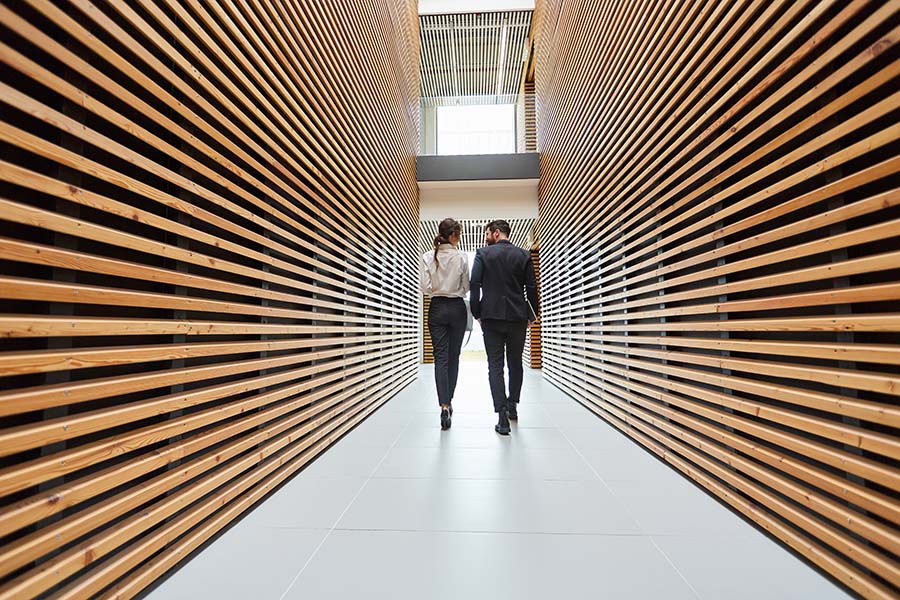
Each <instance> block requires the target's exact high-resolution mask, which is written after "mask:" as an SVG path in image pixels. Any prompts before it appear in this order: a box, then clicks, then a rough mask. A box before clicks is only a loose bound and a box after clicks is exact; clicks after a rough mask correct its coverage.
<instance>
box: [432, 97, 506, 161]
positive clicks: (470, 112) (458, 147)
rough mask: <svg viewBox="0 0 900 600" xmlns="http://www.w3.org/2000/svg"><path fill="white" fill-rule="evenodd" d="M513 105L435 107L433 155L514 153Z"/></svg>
mask: <svg viewBox="0 0 900 600" xmlns="http://www.w3.org/2000/svg"><path fill="white" fill-rule="evenodd" d="M515 116H516V106H515V104H495V105H487V106H439V107H438V109H437V153H438V154H441V155H448V154H512V153H514V152H515V151H516V123H515Z"/></svg>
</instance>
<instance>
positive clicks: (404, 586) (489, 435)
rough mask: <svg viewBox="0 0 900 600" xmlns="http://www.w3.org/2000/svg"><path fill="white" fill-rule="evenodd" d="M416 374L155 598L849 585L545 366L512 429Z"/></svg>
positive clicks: (467, 382)
mask: <svg viewBox="0 0 900 600" xmlns="http://www.w3.org/2000/svg"><path fill="white" fill-rule="evenodd" d="M421 375H422V376H421V378H420V379H419V380H418V381H416V382H415V383H413V384H412V385H410V386H409V387H407V388H406V389H405V390H403V391H402V392H401V393H400V394H398V395H397V396H396V397H395V398H394V399H392V400H391V401H390V402H389V403H388V404H387V405H385V406H384V407H382V408H381V409H379V410H378V411H377V412H376V413H375V414H374V415H373V416H372V417H371V418H370V419H368V420H367V421H366V422H364V423H362V424H361V425H360V426H359V427H357V428H356V429H355V430H354V431H352V432H351V433H350V434H349V435H348V436H347V437H345V438H344V439H343V440H341V441H340V442H338V443H337V444H336V445H335V446H334V447H333V448H331V449H330V450H328V451H327V452H326V453H325V454H324V455H323V456H321V457H320V458H319V459H318V460H316V461H315V462H314V463H313V464H311V465H309V466H308V467H307V468H306V469H305V470H304V471H303V472H302V473H301V474H299V475H298V476H297V477H295V478H294V479H293V480H292V481H291V482H290V483H288V484H287V485H286V486H285V487H284V488H282V489H281V490H280V491H279V492H278V493H277V494H275V495H274V496H273V497H272V498H270V499H269V500H267V501H266V502H264V503H263V504H262V505H261V506H259V507H258V508H257V509H256V510H254V511H253V512H252V513H251V514H249V515H247V516H246V517H245V518H244V519H243V520H242V521H241V522H240V523H238V524H237V525H236V526H234V527H233V528H232V529H231V530H229V531H228V532H227V533H226V534H225V535H224V536H222V537H221V538H220V539H219V540H217V541H216V542H215V543H213V544H212V545H211V546H210V547H209V548H208V549H207V550H205V551H204V552H202V553H201V554H200V555H199V556H197V557H196V558H195V559H194V560H192V561H191V562H190V563H188V564H187V565H186V566H184V567H183V568H182V569H181V570H180V571H178V572H177V573H175V574H174V575H173V576H172V577H171V578H169V579H168V580H166V581H165V582H163V583H162V585H160V586H159V587H158V588H157V589H156V590H154V591H153V592H152V593H151V594H150V596H149V597H150V599H151V600H170V599H176V598H178V599H195V598H216V599H230V598H234V599H244V598H252V599H253V600H268V599H272V600H281V599H290V600H299V599H301V598H315V599H331V598H335V599H337V598H367V599H391V600H400V599H416V600H419V599H423V598H448V599H449V598H491V599H502V598H515V599H517V600H519V599H522V600H525V599H531V598H535V599H538V598H539V599H545V598H610V599H631V598H634V599H637V598H652V599H663V598H665V599H680V598H687V599H696V598H702V599H728V600H735V599H743V598H747V599H751V598H753V599H756V598H766V599H767V600H775V599H791V600H794V599H806V598H809V599H815V600H828V599H832V598H847V597H848V596H847V595H846V594H844V593H843V592H842V591H841V590H840V589H838V588H837V587H835V586H834V585H832V584H831V583H830V582H829V581H827V580H826V579H824V578H823V577H821V576H820V575H818V574H817V573H816V572H815V571H813V570H812V569H810V568H809V567H807V566H806V565H804V564H803V563H802V562H800V561H799V560H797V559H796V558H794V557H793V556H792V555H791V554H789V553H788V552H786V551H784V550H783V549H781V548H780V547H779V546H778V545H777V544H775V543H774V542H772V541H770V540H769V539H768V538H766V537H765V536H764V535H762V534H760V533H758V532H757V531H756V530H755V529H753V528H752V527H750V526H749V525H747V524H746V523H745V522H744V521H742V520H741V519H739V518H738V517H736V516H735V515H734V514H732V513H731V512H730V511H728V510H727V509H726V508H724V507H723V506H722V505H720V504H719V503H718V502H716V501H715V500H713V499H711V498H710V497H709V496H707V495H706V494H704V493H703V492H701V491H700V490H699V489H697V488H696V487H695V486H693V485H692V484H691V483H689V482H687V481H686V480H685V479H683V478H682V477H681V476H680V475H678V474H677V473H676V472H674V471H672V470H671V469H669V468H668V467H667V466H666V465H664V464H662V463H661V462H660V461H658V460H656V459H655V458H654V457H653V456H651V455H649V454H648V453H647V452H645V451H644V450H642V449H641V448H640V447H638V446H636V445H635V444H634V443H632V442H630V441H629V440H628V439H627V438H625V437H624V436H622V435H621V434H619V433H617V432H616V430H615V429H613V428H611V427H610V426H608V425H606V424H605V423H604V422H603V421H601V420H600V419H598V418H596V417H595V416H594V415H592V414H591V413H589V412H588V411H587V410H586V409H584V408H583V407H581V406H580V405H578V404H577V403H576V402H575V401H573V400H571V399H569V398H568V397H567V396H565V395H564V394H563V393H562V392H560V391H559V390H557V389H556V388H554V387H553V386H552V385H551V384H549V383H547V382H546V381H544V380H542V379H541V377H540V374H539V372H536V371H527V372H526V380H525V388H524V390H523V400H522V404H521V405H520V407H519V414H520V421H519V423H518V424H517V425H514V426H513V432H512V435H510V436H509V437H501V436H498V435H496V434H495V433H494V430H493V424H494V415H493V413H492V411H491V404H490V401H489V399H488V389H487V374H486V367H485V366H484V364H483V363H463V365H462V373H461V375H460V385H459V389H458V390H457V394H456V395H457V398H456V400H454V409H455V413H454V418H453V428H452V429H450V430H449V431H445V432H442V431H441V430H440V428H439V426H438V412H437V407H436V401H435V400H434V391H433V383H432V381H433V380H432V378H433V374H432V371H431V369H430V368H429V367H423V368H422V374H421Z"/></svg>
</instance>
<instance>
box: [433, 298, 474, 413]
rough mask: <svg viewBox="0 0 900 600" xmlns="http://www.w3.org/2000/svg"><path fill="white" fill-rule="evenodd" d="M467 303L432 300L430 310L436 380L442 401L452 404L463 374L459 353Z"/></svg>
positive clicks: (440, 299) (452, 299) (439, 399)
mask: <svg viewBox="0 0 900 600" xmlns="http://www.w3.org/2000/svg"><path fill="white" fill-rule="evenodd" d="M466 321H467V315H466V303H465V302H463V299H462V298H444V297H442V296H436V297H434V298H432V299H431V307H430V308H429V309H428V332H429V333H430V334H431V346H432V348H433V349H434V383H435V385H436V386H437V395H438V403H439V404H441V405H444V406H446V405H448V404H450V401H451V400H452V399H453V392H455V391H456V379H457V377H458V376H459V352H460V350H462V343H463V337H465V335H466Z"/></svg>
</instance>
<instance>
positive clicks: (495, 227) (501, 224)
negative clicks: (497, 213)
mask: <svg viewBox="0 0 900 600" xmlns="http://www.w3.org/2000/svg"><path fill="white" fill-rule="evenodd" d="M484 228H485V229H489V230H490V232H491V233H494V232H495V231H499V232H501V233H502V234H503V235H505V236H506V237H509V234H510V233H512V228H511V227H510V226H509V222H508V221H504V220H503V219H496V220H494V221H491V222H490V223H488V224H487V225H485V226H484Z"/></svg>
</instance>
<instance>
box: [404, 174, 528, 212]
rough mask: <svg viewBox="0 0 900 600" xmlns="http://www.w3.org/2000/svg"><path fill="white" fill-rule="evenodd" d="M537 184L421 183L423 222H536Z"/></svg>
mask: <svg viewBox="0 0 900 600" xmlns="http://www.w3.org/2000/svg"><path fill="white" fill-rule="evenodd" d="M537 215H538V202H537V180H536V179H505V180H496V181H420V182H419V219H420V220H423V221H429V220H435V219H436V220H440V219H443V218H445V217H448V216H453V218H454V219H460V220H461V219H496V218H499V217H501V216H502V217H503V218H506V219H534V218H536V217H537Z"/></svg>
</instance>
